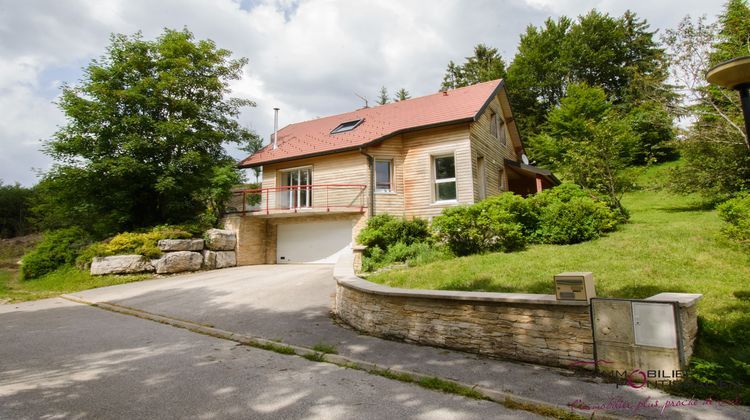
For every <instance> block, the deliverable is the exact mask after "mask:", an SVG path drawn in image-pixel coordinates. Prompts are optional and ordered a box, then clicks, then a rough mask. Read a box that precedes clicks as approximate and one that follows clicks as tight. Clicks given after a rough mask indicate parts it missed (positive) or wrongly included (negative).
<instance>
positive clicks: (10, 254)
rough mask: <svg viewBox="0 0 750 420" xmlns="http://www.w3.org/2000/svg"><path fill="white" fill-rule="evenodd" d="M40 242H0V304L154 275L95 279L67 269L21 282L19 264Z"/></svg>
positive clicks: (31, 239) (86, 274)
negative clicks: (22, 257)
mask: <svg viewBox="0 0 750 420" xmlns="http://www.w3.org/2000/svg"><path fill="white" fill-rule="evenodd" d="M38 239H39V238H38V237H36V238H30V240H23V241H19V240H13V239H11V240H2V241H0V303H3V302H5V301H9V302H18V301H26V300H34V299H43V298H47V297H53V296H58V295H60V294H63V293H71V292H77V291H79V290H85V289H92V288H95V287H103V286H111V285H113V284H121V283H129V282H132V281H138V280H144V279H147V278H149V277H151V276H150V275H137V276H91V275H89V273H87V272H83V271H80V270H76V269H74V268H70V267H63V268H61V269H59V270H57V271H55V272H53V273H50V274H48V275H45V276H42V277H41V278H38V279H34V280H27V281H23V280H20V279H19V276H18V265H17V264H16V262H17V261H18V260H19V259H20V258H21V256H22V255H23V254H25V253H26V252H28V251H29V250H30V249H31V248H33V246H34V245H35V244H36V242H37V241H38Z"/></svg>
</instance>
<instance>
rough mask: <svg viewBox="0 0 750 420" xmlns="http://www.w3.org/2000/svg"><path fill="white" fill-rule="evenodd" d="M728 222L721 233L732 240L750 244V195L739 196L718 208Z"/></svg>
mask: <svg viewBox="0 0 750 420" xmlns="http://www.w3.org/2000/svg"><path fill="white" fill-rule="evenodd" d="M718 210H719V217H720V218H721V220H723V221H724V222H726V223H727V224H726V225H724V226H723V227H722V229H721V231H722V232H723V233H724V234H725V235H726V236H728V237H729V238H731V239H734V240H736V241H739V242H744V243H750V193H744V194H742V195H739V196H737V197H735V198H733V199H731V200H729V201H727V202H725V203H724V204H722V205H720V206H719V207H718Z"/></svg>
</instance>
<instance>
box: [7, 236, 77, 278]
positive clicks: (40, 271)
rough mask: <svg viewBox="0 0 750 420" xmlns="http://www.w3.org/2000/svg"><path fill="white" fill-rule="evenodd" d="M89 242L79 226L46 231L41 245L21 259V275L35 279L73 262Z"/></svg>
mask: <svg viewBox="0 0 750 420" xmlns="http://www.w3.org/2000/svg"><path fill="white" fill-rule="evenodd" d="M88 242H89V237H88V235H87V234H86V232H84V231H83V230H82V229H81V228H78V227H72V228H66V229H59V230H54V231H50V232H46V233H44V236H43V238H42V240H41V242H39V245H37V246H36V248H34V249H33V250H32V251H31V252H29V253H28V254H26V255H25V256H24V257H23V259H22V260H21V263H22V265H21V277H22V278H23V279H27V280H28V279H34V278H37V277H40V276H42V275H44V274H47V273H51V272H52V271H55V270H56V269H57V268H58V267H61V266H63V265H66V264H72V263H73V262H74V261H75V260H76V258H77V257H78V253H79V252H80V250H81V248H83V247H84V246H85V245H86V244H87V243H88Z"/></svg>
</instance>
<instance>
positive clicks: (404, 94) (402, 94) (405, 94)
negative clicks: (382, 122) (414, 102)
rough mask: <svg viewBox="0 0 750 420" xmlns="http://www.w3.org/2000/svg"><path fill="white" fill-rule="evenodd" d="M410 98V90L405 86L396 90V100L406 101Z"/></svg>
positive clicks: (394, 98)
mask: <svg viewBox="0 0 750 420" xmlns="http://www.w3.org/2000/svg"><path fill="white" fill-rule="evenodd" d="M409 98H411V95H410V94H409V91H408V90H406V89H404V88H401V89H399V90H397V91H396V96H394V97H393V100H394V101H396V102H399V101H405V100H407V99H409Z"/></svg>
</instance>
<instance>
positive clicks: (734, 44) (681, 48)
mask: <svg viewBox="0 0 750 420" xmlns="http://www.w3.org/2000/svg"><path fill="white" fill-rule="evenodd" d="M664 42H665V43H666V44H667V46H668V52H669V55H670V58H671V60H672V66H671V71H672V76H673V78H674V79H675V80H676V81H677V82H678V84H679V85H680V93H681V94H682V95H683V97H684V98H685V99H684V101H683V102H684V103H686V104H687V106H686V107H685V108H684V109H683V113H684V115H685V116H686V117H689V120H692V121H693V122H692V124H691V126H690V128H689V129H688V131H687V133H686V135H685V138H684V140H683V141H681V142H680V152H681V154H682V156H683V157H684V159H683V160H684V164H683V165H681V166H680V167H679V168H677V169H676V170H674V171H673V174H672V177H671V179H672V186H673V187H674V189H675V190H676V191H678V192H685V193H694V192H698V193H700V194H702V195H703V196H704V197H705V198H706V199H708V200H709V201H713V202H718V201H722V200H725V199H727V198H729V197H731V196H733V195H735V194H736V193H737V192H739V191H743V190H750V141H748V134H747V133H745V131H744V129H743V127H742V126H743V123H742V114H741V110H740V105H739V100H738V98H737V95H736V93H735V92H732V91H729V90H726V89H722V88H719V87H717V86H711V85H708V84H707V83H706V81H705V72H706V70H708V69H709V68H710V67H712V66H713V65H715V64H717V63H719V62H721V61H724V60H727V59H730V58H734V57H737V56H741V55H747V54H749V53H750V8H749V7H748V4H747V2H746V1H744V0H730V1H729V2H728V3H727V4H726V6H725V8H724V10H723V12H722V14H721V15H720V16H719V19H718V22H717V23H716V24H712V23H708V22H707V20H706V19H705V18H698V19H692V18H691V17H690V16H687V17H685V18H684V19H683V20H682V21H681V22H680V24H679V25H678V26H677V28H675V29H671V30H668V31H667V33H666V35H665V37H664Z"/></svg>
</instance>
